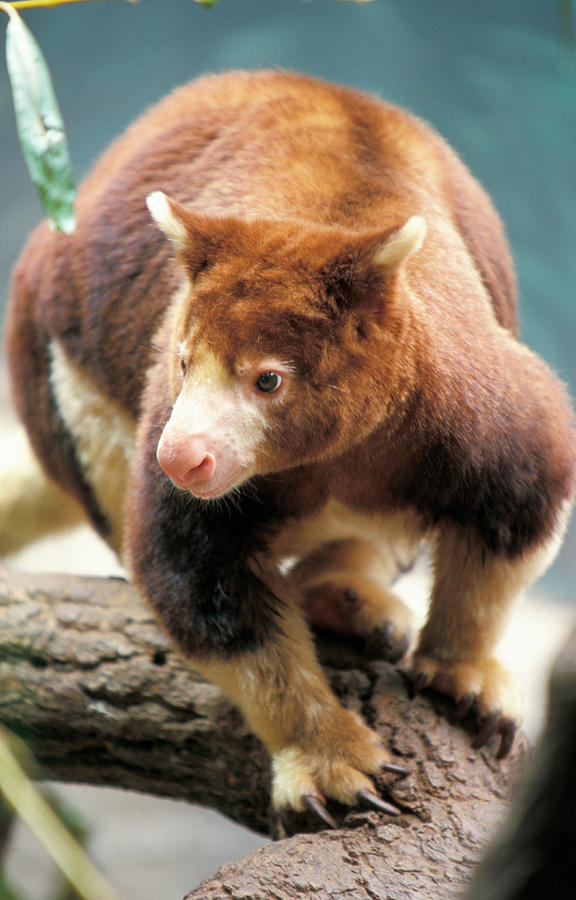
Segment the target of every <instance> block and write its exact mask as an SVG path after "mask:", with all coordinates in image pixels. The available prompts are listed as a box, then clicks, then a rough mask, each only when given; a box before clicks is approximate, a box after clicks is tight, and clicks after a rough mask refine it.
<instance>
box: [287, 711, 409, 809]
mask: <svg viewBox="0 0 576 900" xmlns="http://www.w3.org/2000/svg"><path fill="white" fill-rule="evenodd" d="M337 718H338V722H337V723H332V724H331V727H330V729H329V730H326V731H324V730H319V731H318V733H317V734H316V735H315V737H314V739H313V740H310V741H307V742H303V743H301V744H293V745H290V746H288V747H285V748H283V749H282V750H280V751H278V752H276V753H275V754H274V755H273V757H272V772H273V783H272V801H273V804H274V806H275V808H276V809H277V810H295V811H297V812H303V811H305V810H307V809H308V810H311V811H312V812H313V813H315V814H316V815H317V816H319V817H320V818H321V819H322V820H323V821H324V822H325V823H326V824H327V825H329V826H330V827H336V822H335V820H334V819H333V818H332V816H331V815H330V813H329V812H328V810H327V808H326V802H327V800H328V799H332V800H336V801H338V802H339V803H342V804H345V805H348V806H355V805H357V804H359V803H364V804H366V803H367V804H369V805H371V806H373V807H374V808H376V809H379V810H380V811H381V812H384V813H387V814H389V815H398V814H399V812H400V810H399V809H398V808H397V807H395V806H394V805H392V804H391V803H388V802H386V801H385V800H383V799H382V798H381V797H380V796H379V794H378V793H377V791H376V788H375V786H374V782H373V781H372V777H375V776H377V775H379V774H381V773H386V772H388V773H391V774H393V775H397V776H404V775H407V774H408V770H407V769H405V768H404V767H403V766H401V765H397V764H395V763H394V762H392V760H391V758H390V756H389V754H388V753H387V752H386V751H385V750H384V748H383V747H382V745H381V743H380V740H379V738H378V735H377V734H375V732H373V731H371V730H370V729H369V728H368V727H367V726H366V725H364V723H363V722H362V720H361V719H360V718H359V717H358V716H357V715H356V714H355V713H352V712H350V711H349V710H344V709H342V710H339V714H338V715H337Z"/></svg>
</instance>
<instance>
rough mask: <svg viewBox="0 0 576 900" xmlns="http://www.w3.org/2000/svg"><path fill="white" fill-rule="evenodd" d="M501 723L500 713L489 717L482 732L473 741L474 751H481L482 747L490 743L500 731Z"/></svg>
mask: <svg viewBox="0 0 576 900" xmlns="http://www.w3.org/2000/svg"><path fill="white" fill-rule="evenodd" d="M499 721H500V713H498V712H495V713H491V715H489V716H487V717H486V718H485V719H484V722H483V723H482V727H481V728H480V731H479V732H478V734H477V736H476V737H475V738H474V740H473V741H472V748H473V749H474V750H480V748H481V747H483V746H484V745H485V744H487V743H488V741H489V740H490V738H492V737H494V735H495V734H496V732H497V731H498V723H499Z"/></svg>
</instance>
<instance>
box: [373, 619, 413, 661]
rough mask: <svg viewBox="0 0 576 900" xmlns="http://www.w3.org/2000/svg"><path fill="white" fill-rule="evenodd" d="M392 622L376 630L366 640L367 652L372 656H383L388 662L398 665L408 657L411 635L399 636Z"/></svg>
mask: <svg viewBox="0 0 576 900" xmlns="http://www.w3.org/2000/svg"><path fill="white" fill-rule="evenodd" d="M395 632H396V629H395V628H394V625H393V624H392V622H388V623H387V624H386V625H382V626H381V627H378V628H375V629H374V631H373V632H372V633H371V634H370V635H369V636H368V637H367V639H366V652H367V653H368V654H369V655H370V656H383V657H384V659H386V660H387V661H388V662H391V663H397V662H398V661H399V660H401V659H402V657H403V656H405V655H406V651H407V650H408V647H409V646H410V635H409V634H405V635H397V634H395Z"/></svg>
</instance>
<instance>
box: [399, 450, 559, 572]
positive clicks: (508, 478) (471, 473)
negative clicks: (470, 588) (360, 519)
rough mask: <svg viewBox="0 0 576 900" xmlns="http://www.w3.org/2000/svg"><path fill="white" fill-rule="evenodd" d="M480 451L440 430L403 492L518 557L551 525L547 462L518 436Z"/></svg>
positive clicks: (423, 508) (492, 547) (437, 516)
mask: <svg viewBox="0 0 576 900" xmlns="http://www.w3.org/2000/svg"><path fill="white" fill-rule="evenodd" d="M512 441H513V437H512V438H509V440H508V443H506V442H505V441H502V443H501V445H500V446H499V447H498V448H497V449H496V447H495V446H494V445H493V446H492V447H491V448H490V447H483V448H481V449H480V450H478V451H477V452H476V453H472V452H470V450H469V448H467V447H466V446H463V444H462V443H461V442H460V441H459V440H458V439H456V438H455V436H454V435H450V433H446V434H440V433H438V434H436V435H435V436H434V437H431V438H430V440H429V441H428V443H427V445H426V447H425V450H424V452H423V453H421V454H420V458H419V460H418V462H417V463H416V465H415V466H414V467H413V468H412V467H411V469H412V477H411V478H410V480H409V481H408V480H406V481H404V483H403V484H402V485H401V487H400V489H399V492H400V493H401V495H402V497H403V499H404V500H408V501H409V502H410V503H411V504H413V505H414V506H415V507H416V508H417V509H418V510H419V512H421V513H422V514H423V515H425V516H426V515H427V516H429V517H431V518H432V521H433V522H434V523H437V522H440V521H441V520H445V519H448V520H452V521H453V522H455V523H457V524H459V525H462V526H464V527H471V528H473V529H474V530H476V532H477V533H478V534H479V536H480V538H481V539H482V541H483V542H484V544H485V546H486V547H487V549H488V550H489V551H491V552H492V553H503V554H506V555H507V556H508V557H510V558H514V557H516V556H518V555H519V554H520V553H522V552H523V551H524V550H526V549H527V548H528V547H530V546H531V545H534V544H535V543H536V542H538V541H539V540H541V539H542V537H543V535H545V534H546V533H547V532H549V531H550V530H551V527H552V525H553V521H554V518H553V510H554V500H553V498H551V497H550V496H549V492H548V490H547V487H546V485H547V477H546V472H545V463H544V461H543V460H541V459H539V457H538V454H537V453H536V452H535V451H534V450H533V452H530V451H526V450H525V448H524V447H523V446H522V441H521V439H520V437H519V438H518V444H517V446H514V445H513V443H512Z"/></svg>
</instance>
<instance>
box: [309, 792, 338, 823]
mask: <svg viewBox="0 0 576 900" xmlns="http://www.w3.org/2000/svg"><path fill="white" fill-rule="evenodd" d="M304 803H305V805H306V806H307V807H308V809H309V810H310V811H311V812H313V813H314V815H316V816H318V817H319V818H320V819H322V821H323V822H325V823H326V825H328V827H329V828H338V823H337V821H336V819H333V818H332V816H331V815H330V813H329V812H328V810H327V809H326V807H325V806H324V803H323V801H322V800H321V799H320V797H318V796H316V795H315V794H306V796H305V797H304Z"/></svg>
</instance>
